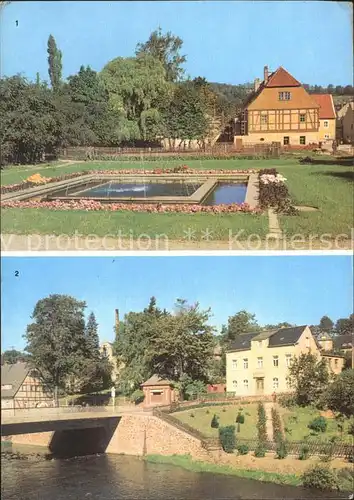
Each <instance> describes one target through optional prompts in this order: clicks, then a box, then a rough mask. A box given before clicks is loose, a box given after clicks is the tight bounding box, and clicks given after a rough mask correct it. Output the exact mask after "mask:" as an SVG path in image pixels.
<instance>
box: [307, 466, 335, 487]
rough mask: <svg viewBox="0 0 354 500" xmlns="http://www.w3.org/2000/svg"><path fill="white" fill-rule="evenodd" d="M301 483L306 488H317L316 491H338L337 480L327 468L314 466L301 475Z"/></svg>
mask: <svg viewBox="0 0 354 500" xmlns="http://www.w3.org/2000/svg"><path fill="white" fill-rule="evenodd" d="M302 483H303V485H304V486H305V487H306V488H317V489H318V490H334V489H338V487H339V485H338V478H337V476H336V475H335V473H334V472H333V471H331V470H330V469H329V468H328V467H323V466H321V465H315V466H314V467H311V468H310V469H308V470H307V471H305V472H304V474H303V475H302Z"/></svg>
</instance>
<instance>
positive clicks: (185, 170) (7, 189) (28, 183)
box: [0, 165, 257, 194]
mask: <svg viewBox="0 0 354 500" xmlns="http://www.w3.org/2000/svg"><path fill="white" fill-rule="evenodd" d="M256 172H257V171H256V170H255V169H249V170H216V169H214V170H213V169H209V170H196V169H192V168H189V167H188V166H187V165H182V166H178V167H174V168H164V169H162V168H156V169H154V170H139V169H134V170H132V169H124V170H87V171H82V172H73V173H71V174H64V175H62V176H58V177H41V179H44V181H43V180H42V181H41V184H49V183H51V182H59V181H65V180H67V179H75V178H78V177H81V176H84V175H88V174H95V175H140V176H141V175H164V174H184V175H191V174H194V175H198V174H199V175H204V174H214V175H218V174H225V173H226V174H230V175H235V174H240V175H250V174H253V173H256ZM35 175H36V176H38V175H39V174H35ZM32 177H34V176H32ZM30 179H31V177H29V178H28V179H27V180H25V181H23V182H21V183H18V184H7V185H6V186H1V190H0V193H1V194H5V193H12V192H16V191H22V190H23V189H28V188H31V187H35V186H38V182H35V181H33V180H30Z"/></svg>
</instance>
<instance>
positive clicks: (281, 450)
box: [276, 440, 288, 460]
mask: <svg viewBox="0 0 354 500" xmlns="http://www.w3.org/2000/svg"><path fill="white" fill-rule="evenodd" d="M276 454H277V455H276V456H277V458H279V460H282V459H283V458H286V457H287V456H288V450H287V447H286V443H285V441H284V440H280V441H279V442H278V445H277V448H276Z"/></svg>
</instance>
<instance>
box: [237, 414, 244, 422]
mask: <svg viewBox="0 0 354 500" xmlns="http://www.w3.org/2000/svg"><path fill="white" fill-rule="evenodd" d="M236 423H238V424H244V423H245V416H244V415H242V413H239V414H238V415H237V417H236Z"/></svg>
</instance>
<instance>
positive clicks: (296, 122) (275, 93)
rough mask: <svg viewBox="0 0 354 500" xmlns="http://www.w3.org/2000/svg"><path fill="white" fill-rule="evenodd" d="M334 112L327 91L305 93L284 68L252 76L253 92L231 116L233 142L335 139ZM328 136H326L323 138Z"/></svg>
mask: <svg viewBox="0 0 354 500" xmlns="http://www.w3.org/2000/svg"><path fill="white" fill-rule="evenodd" d="M335 123H336V115H335V110H334V105H333V100H332V96H331V95H330V94H321V96H320V97H318V95H317V94H315V95H314V94H309V93H308V92H307V91H306V90H305V88H304V87H303V86H302V85H301V83H300V82H299V81H298V80H296V79H295V78H294V77H293V76H292V75H290V73H288V72H287V71H286V70H285V69H284V68H282V67H279V68H278V69H277V70H276V71H274V72H270V71H269V69H268V66H265V67H264V79H263V81H262V82H261V81H260V79H256V80H255V86H254V92H253V93H252V94H251V95H250V96H249V97H248V99H247V101H246V102H245V103H244V106H243V109H242V111H241V113H240V114H239V115H238V116H237V117H236V119H235V136H234V143H235V145H236V147H237V148H239V147H242V146H243V145H247V144H258V143H272V142H276V143H280V144H281V145H282V146H285V147H286V146H305V145H308V144H318V143H319V142H321V141H324V140H331V141H333V140H334V139H335V131H336V126H335ZM327 136H328V138H327Z"/></svg>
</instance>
